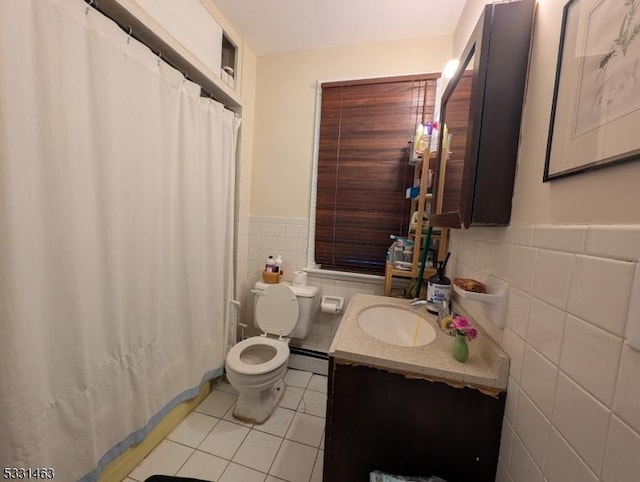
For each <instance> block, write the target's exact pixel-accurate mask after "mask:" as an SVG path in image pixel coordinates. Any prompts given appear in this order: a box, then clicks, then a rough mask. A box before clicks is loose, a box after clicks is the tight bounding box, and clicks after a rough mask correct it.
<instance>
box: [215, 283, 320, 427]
mask: <svg viewBox="0 0 640 482" xmlns="http://www.w3.org/2000/svg"><path fill="white" fill-rule="evenodd" d="M318 292H319V288H318V287H317V286H308V285H305V286H296V285H289V284H288V283H277V284H267V283H264V282H262V281H258V282H257V283H256V284H255V287H254V289H253V293H254V295H255V310H254V323H255V325H256V327H258V328H259V329H260V330H262V332H263V333H262V335H259V336H253V337H251V338H247V339H245V340H242V341H241V342H239V343H237V344H236V345H234V346H233V347H232V348H231V350H229V353H228V354H227V360H226V365H225V369H226V373H227V379H228V380H229V383H230V384H231V386H232V387H233V388H235V389H236V390H238V392H239V395H238V400H237V401H236V405H235V408H234V411H233V416H234V417H236V418H238V419H240V420H243V421H246V422H252V423H258V424H260V423H263V422H264V421H265V420H267V419H268V418H269V416H270V415H271V413H272V412H273V410H274V409H275V407H276V406H277V405H278V403H279V402H280V400H281V398H282V396H283V394H284V382H283V380H282V378H283V377H284V374H285V372H286V371H287V362H288V360H289V338H306V336H307V335H308V334H309V331H310V330H311V324H312V323H313V319H314V315H315V313H316V311H317V310H318V303H319V298H318Z"/></svg>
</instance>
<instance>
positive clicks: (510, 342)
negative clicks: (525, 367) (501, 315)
mask: <svg viewBox="0 0 640 482" xmlns="http://www.w3.org/2000/svg"><path fill="white" fill-rule="evenodd" d="M501 346H502V349H503V350H504V351H506V352H507V354H508V355H509V357H510V358H511V364H510V365H509V374H510V375H511V376H512V377H513V379H514V380H515V381H516V382H518V383H520V378H521V376H522V359H523V357H524V340H523V339H522V338H520V337H519V336H518V335H516V333H514V332H513V331H512V330H511V329H510V328H505V329H504V331H503V333H502V341H501Z"/></svg>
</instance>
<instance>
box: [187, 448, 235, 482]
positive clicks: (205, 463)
mask: <svg viewBox="0 0 640 482" xmlns="http://www.w3.org/2000/svg"><path fill="white" fill-rule="evenodd" d="M227 465H229V461H228V460H224V459H221V458H220V457H216V456H215V455H211V454H207V453H204V452H200V451H199V450H196V451H195V452H194V453H193V454H192V455H191V457H189V460H187V462H186V463H185V464H184V465H183V466H182V468H181V469H180V470H179V471H178V473H177V474H176V475H177V476H179V477H191V478H193V479H202V480H210V481H213V482H215V481H216V480H218V479H219V478H220V476H221V475H222V472H224V469H226V468H227Z"/></svg>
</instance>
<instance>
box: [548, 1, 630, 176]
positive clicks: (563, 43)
mask: <svg viewBox="0 0 640 482" xmlns="http://www.w3.org/2000/svg"><path fill="white" fill-rule="evenodd" d="M638 159H640V0H570V1H569V2H567V4H566V5H565V7H564V11H563V16H562V31H561V34H560V49H559V52H558V66H557V71H556V83H555V90H554V94H553V104H552V109H551V122H550V125H549V138H548V143H547V156H546V162H545V169H544V178H543V180H544V181H545V182H546V181H551V180H554V179H559V178H562V177H566V176H570V175H574V174H578V173H581V172H586V171H591V170H593V169H599V168H602V167H606V166H610V165H613V164H618V163H622V162H628V161H634V160H638Z"/></svg>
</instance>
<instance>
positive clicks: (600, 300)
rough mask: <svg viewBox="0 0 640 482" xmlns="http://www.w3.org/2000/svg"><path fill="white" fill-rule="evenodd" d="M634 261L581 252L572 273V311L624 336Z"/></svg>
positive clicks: (570, 302) (570, 308)
mask: <svg viewBox="0 0 640 482" xmlns="http://www.w3.org/2000/svg"><path fill="white" fill-rule="evenodd" d="M633 268H634V265H633V264H632V263H628V262H624V261H614V260H609V259H604V258H593V257H591V256H577V257H576V263H575V267H574V270H573V275H572V276H571V289H570V293H569V304H568V311H569V312H570V313H572V314H574V315H576V316H577V317H578V318H581V319H583V320H586V321H589V322H591V323H593V324H594V325H596V326H599V327H601V328H603V329H605V330H607V331H610V332H612V333H614V334H616V335H619V336H622V334H623V333H624V327H625V324H626V319H627V309H628V306H629V295H630V290H631V282H632V279H633Z"/></svg>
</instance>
